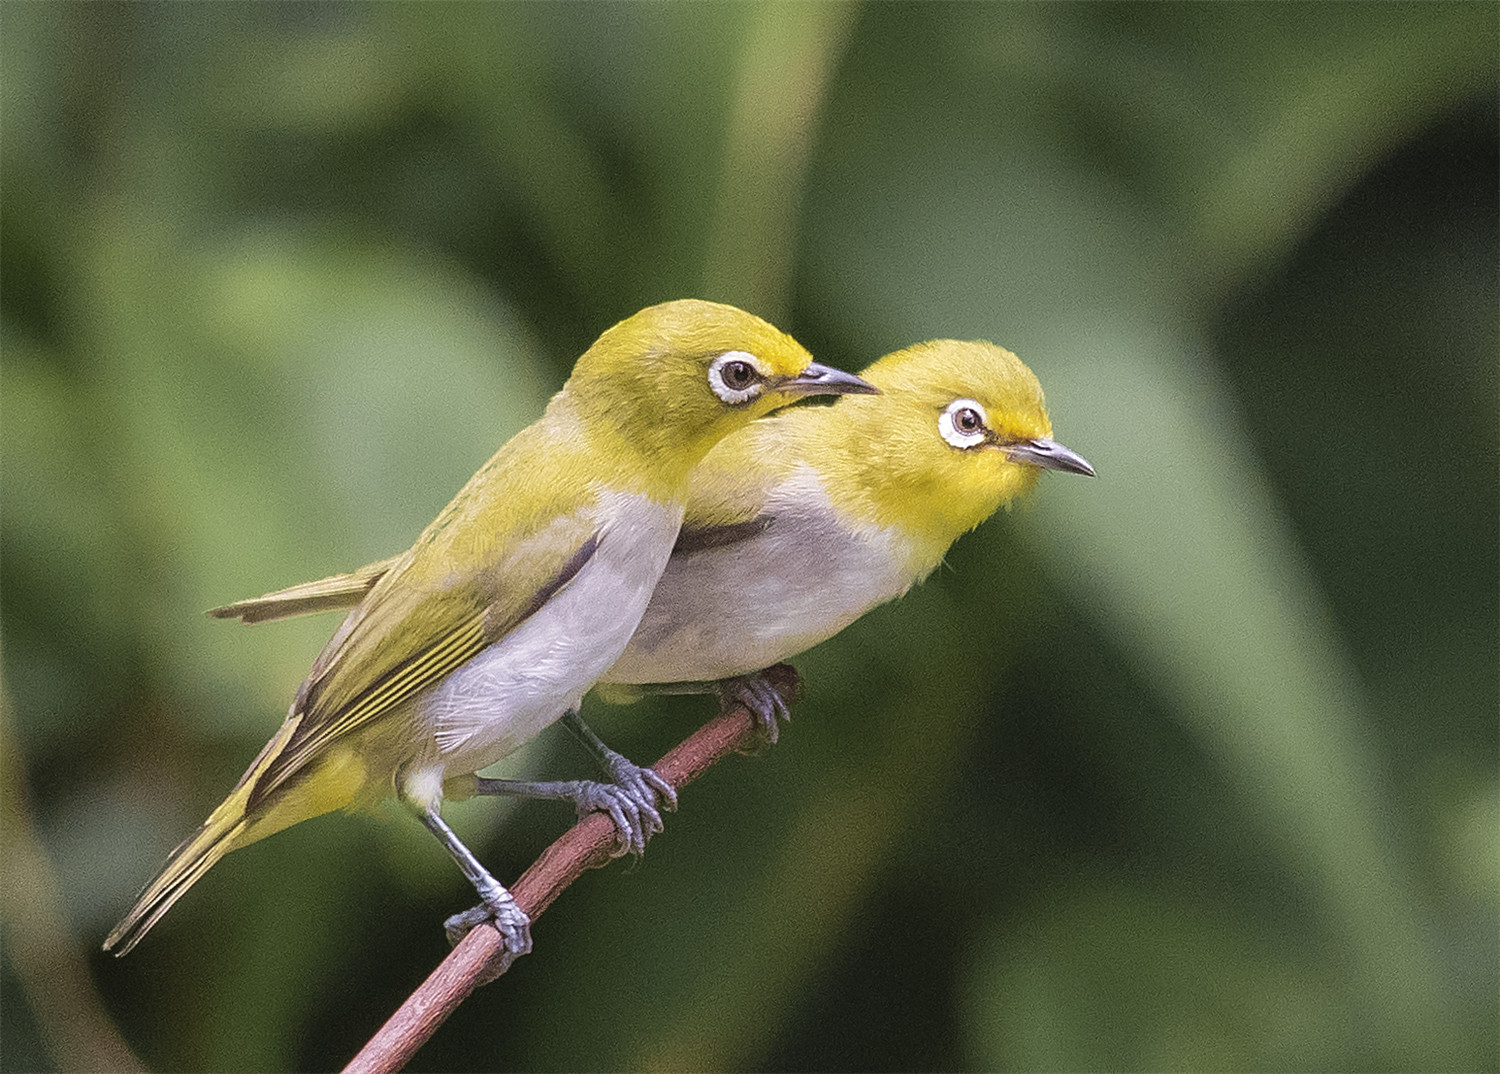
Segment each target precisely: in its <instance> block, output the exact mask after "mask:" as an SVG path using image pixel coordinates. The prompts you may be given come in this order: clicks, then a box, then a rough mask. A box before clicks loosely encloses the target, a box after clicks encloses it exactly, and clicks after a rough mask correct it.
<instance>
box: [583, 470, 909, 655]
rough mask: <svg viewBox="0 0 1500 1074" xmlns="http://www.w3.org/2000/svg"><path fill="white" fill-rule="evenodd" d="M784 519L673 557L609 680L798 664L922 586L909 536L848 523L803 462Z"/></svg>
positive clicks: (775, 504) (785, 498)
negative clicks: (911, 560) (911, 563)
mask: <svg viewBox="0 0 1500 1074" xmlns="http://www.w3.org/2000/svg"><path fill="white" fill-rule="evenodd" d="M766 509H767V512H768V513H769V514H771V515H772V516H774V519H775V521H774V522H772V524H771V526H770V527H769V528H768V529H767V530H766V531H765V532H764V533H761V534H759V535H757V536H756V537H753V538H751V539H749V540H746V541H741V542H739V543H736V544H732V545H725V546H722V547H719V548H709V549H704V550H702V551H699V552H693V553H690V554H687V555H683V556H675V557H673V559H672V561H671V562H670V563H669V564H668V565H667V569H666V573H665V574H663V576H662V579H661V581H660V582H659V583H658V584H657V587H656V593H655V594H654V596H653V597H652V599H651V604H650V607H649V608H648V609H647V610H646V614H645V616H644V617H643V618H642V620H641V625H640V627H639V628H638V630H637V631H636V635H635V637H634V638H632V639H631V641H630V645H629V647H628V648H627V649H626V651H625V653H624V655H623V656H622V657H621V658H620V660H619V662H618V663H617V664H616V665H615V666H614V667H612V668H610V669H609V671H608V672H607V673H606V674H605V675H604V677H603V681H605V682H621V683H660V682H690V681H700V680H712V679H721V678H727V677H729V676H731V675H742V674H745V673H747V672H750V671H758V670H760V669H761V668H764V667H769V666H770V665H771V664H774V663H777V662H778V661H781V660H786V659H789V658H790V657H792V656H795V655H796V654H797V653H800V652H802V651H803V650H804V649H808V648H811V647H812V646H814V645H816V644H817V643H818V642H820V641H823V640H825V639H826V638H829V637H832V636H833V635H834V634H837V633H838V632H839V631H840V630H842V629H844V627H846V626H848V625H849V624H850V623H852V622H853V621H854V620H855V619H858V618H859V617H860V616H861V615H863V614H864V613H865V612H867V611H869V610H870V609H871V608H873V607H875V606H876V605H878V604H883V603H884V602H885V601H888V600H891V599H892V598H894V597H898V596H900V595H901V594H902V593H905V592H906V590H907V589H909V588H910V587H911V585H912V583H913V582H914V581H915V580H916V579H915V578H914V577H912V575H911V574H910V572H909V571H908V570H907V569H906V567H905V564H906V563H907V562H908V556H906V555H905V554H904V551H905V550H904V549H903V547H902V542H901V538H900V537H899V535H897V534H896V533H894V532H892V531H890V530H887V529H883V528H880V527H876V526H855V527H851V526H849V525H846V524H845V523H844V522H843V521H841V520H840V518H839V517H838V515H837V514H836V513H835V512H834V510H833V507H832V505H831V504H830V503H829V501H828V497H827V494H826V493H825V492H824V491H823V486H822V482H821V480H820V479H819V478H818V475H817V473H816V472H815V471H813V470H812V468H811V467H806V466H804V467H802V468H801V469H800V470H799V471H798V472H797V473H796V474H795V475H793V477H792V478H791V479H790V480H788V481H786V482H784V483H783V484H782V485H780V486H779V487H778V488H777V489H776V490H775V491H774V492H773V494H772V495H771V497H770V498H769V499H768V502H767V505H766Z"/></svg>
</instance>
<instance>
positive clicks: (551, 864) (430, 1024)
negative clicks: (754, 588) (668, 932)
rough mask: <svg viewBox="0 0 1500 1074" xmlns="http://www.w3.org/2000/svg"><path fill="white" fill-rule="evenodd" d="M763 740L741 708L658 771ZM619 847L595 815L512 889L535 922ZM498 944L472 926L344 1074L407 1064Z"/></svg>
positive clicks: (699, 765) (693, 773)
mask: <svg viewBox="0 0 1500 1074" xmlns="http://www.w3.org/2000/svg"><path fill="white" fill-rule="evenodd" d="M765 674H766V675H767V677H768V678H770V679H771V681H772V683H773V685H775V686H776V688H777V690H778V691H780V692H781V693H782V696H784V697H788V698H790V697H793V696H795V693H796V690H797V685H798V683H797V673H796V672H795V671H794V670H792V668H790V667H788V666H787V665H785V664H778V665H777V666H776V667H773V668H770V669H768V670H767V671H766V673H765ZM758 735H759V732H758V730H757V728H756V725H755V722H754V719H753V717H752V716H751V715H750V712H749V710H747V709H745V708H744V707H743V706H735V707H734V708H732V709H730V710H729V711H727V712H724V713H722V714H721V715H719V716H718V717H716V718H715V719H713V720H711V721H709V722H708V723H707V724H705V725H704V726H703V727H702V728H700V729H699V730H698V731H697V732H695V733H694V734H693V735H691V736H689V737H688V738H687V739H685V740H684V741H683V742H681V743H679V744H678V745H677V746H676V748H674V749H673V750H672V751H671V752H670V753H668V754H667V755H666V756H665V757H663V758H662V759H661V760H660V761H658V762H657V763H656V764H655V765H653V766H652V767H654V768H655V769H656V772H657V774H658V775H660V776H661V777H662V778H663V779H665V780H666V781H667V782H669V783H671V784H672V786H673V787H675V788H678V789H681V788H682V787H685V786H687V785H688V784H689V783H691V782H692V781H693V780H695V779H697V778H698V777H699V776H701V775H702V774H703V773H704V772H706V771H707V770H708V769H709V768H710V767H711V766H713V765H715V764H717V763H718V762H719V761H721V760H723V759H724V758H725V757H727V756H729V754H731V753H735V752H741V751H744V750H746V749H748V748H750V747H751V746H753V745H754V744H755V743H756V742H757V741H758ZM616 842H617V836H616V832H615V826H614V822H613V821H611V820H610V819H609V817H608V816H606V815H605V814H603V813H590V814H589V815H588V816H587V817H585V818H584V819H583V820H581V821H579V822H578V823H577V824H576V825H574V826H573V827H572V828H570V829H569V830H568V831H567V832H565V833H564V834H563V836H562V837H561V838H560V839H558V840H557V842H555V843H553V844H552V845H551V846H550V847H548V848H547V849H546V850H544V851H543V852H542V855H541V857H539V858H537V860H536V861H535V862H534V863H533V864H532V866H531V868H529V869H527V870H526V872H524V873H523V874H521V878H520V879H519V880H517V881H516V882H515V884H514V885H512V886H511V889H510V890H511V894H513V895H514V896H515V897H516V903H517V904H518V905H519V906H520V907H521V909H523V910H525V911H526V913H527V914H528V915H529V916H530V917H531V919H532V920H533V921H534V920H536V918H537V917H538V916H540V915H541V913H542V911H543V910H545V909H547V907H549V906H551V905H552V903H553V901H554V900H555V899H556V898H557V897H558V896H559V895H561V894H562V893H563V890H564V889H565V888H567V886H568V885H569V884H571V883H572V882H573V881H575V880H577V879H578V878H579V877H580V876H582V875H583V874H584V872H585V871H586V870H588V869H597V868H599V867H600V866H602V865H607V864H609V862H610V861H611V860H613V855H612V854H611V853H610V852H611V850H613V849H614V848H615V846H616ZM500 946H501V945H500V934H499V933H498V932H496V931H495V929H494V928H493V927H491V926H489V925H481V926H479V927H478V928H475V929H472V930H471V931H470V932H469V934H468V935H467V936H465V937H464V938H463V940H462V941H461V942H460V943H459V945H458V946H457V947H455V948H454V949H453V950H452V951H451V952H449V954H448V957H447V958H445V959H444V960H443V962H442V964H441V965H440V966H438V968H437V969H435V970H433V971H432V973H431V974H430V975H429V976H428V978H427V980H425V981H423V982H422V984H421V985H419V986H418V987H417V990H416V991H415V992H413V993H412V994H411V995H410V996H408V997H407V999H406V1002H405V1003H403V1004H402V1005H401V1007H400V1008H399V1009H398V1010H397V1011H396V1013H395V1014H393V1015H391V1017H390V1018H389V1019H388V1020H387V1021H386V1023H385V1025H383V1026H381V1027H380V1029H379V1030H378V1031H377V1032H376V1033H375V1035H374V1036H373V1037H371V1038H370V1040H369V1042H368V1043H366V1044H365V1046H364V1047H363V1048H361V1049H360V1051H359V1054H358V1055H356V1056H355V1057H354V1058H353V1059H351V1060H350V1061H349V1065H348V1066H347V1067H345V1068H344V1074H393V1072H394V1071H398V1070H400V1069H401V1068H402V1067H404V1066H405V1065H406V1064H407V1062H408V1061H409V1060H410V1059H411V1057H412V1056H413V1055H415V1054H416V1051H417V1049H418V1048H420V1047H421V1046H422V1045H423V1044H425V1043H426V1042H427V1040H428V1039H429V1038H430V1037H431V1036H432V1035H433V1034H434V1033H436V1032H437V1029H438V1026H440V1025H442V1024H443V1022H444V1021H445V1020H446V1019H447V1018H448V1016H449V1015H450V1014H452V1013H453V1012H454V1011H455V1010H456V1009H457V1008H458V1005H459V1004H460V1003H462V1002H463V1001H464V1000H465V999H467V998H468V996H469V993H470V992H473V991H474V989H475V988H477V987H478V986H479V985H481V984H486V983H488V981H490V980H493V979H494V976H495V974H494V972H493V970H492V969H491V961H492V960H493V959H494V958H495V956H496V954H497V953H498V952H499V951H500Z"/></svg>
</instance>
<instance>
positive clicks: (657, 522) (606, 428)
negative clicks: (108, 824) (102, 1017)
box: [105, 301, 869, 954]
mask: <svg viewBox="0 0 1500 1074" xmlns="http://www.w3.org/2000/svg"><path fill="white" fill-rule="evenodd" d="M867 390H869V388H868V386H867V385H864V384H863V382H861V381H859V380H858V379H857V378H853V377H849V376H848V375H847V374H840V373H838V372H837V371H836V370H829V369H827V368H826V367H822V366H818V365H816V364H815V363H812V362H811V359H810V357H809V356H808V354H807V352H806V351H805V350H803V348H802V347H801V346H800V345H799V344H797V342H796V341H795V340H793V339H791V338H790V337H789V336H786V335H784V334H783V333H781V332H779V331H777V330H776V329H775V328H773V327H772V326H771V325H768V324H766V323H765V322H764V321H761V320H759V319H758V318H755V317H752V316H751V315H749V314H747V313H744V312H743V311H741V310H737V309H734V308H733V307H729V306H722V305H717V304H714V303H707V302H696V301H683V302H673V303H666V304H664V305H661V306H655V307H651V308H650V309H647V310H644V311H642V312H641V313H639V314H637V315H636V316H634V317H631V318H629V319H627V320H625V321H623V322H621V323H620V324H618V325H616V326H615V327H614V328H611V329H610V330H609V331H607V332H605V333H604V334H603V335H602V336H601V337H600V338H599V340H598V341H597V342H596V343H595V344H594V345H593V346H592V347H591V348H590V349H589V350H588V351H587V352H586V353H585V354H584V355H583V356H582V357H581V358H580V359H579V360H578V362H577V364H576V365H575V367H574V371H573V374H572V376H571V377H570V378H569V380H568V382H567V384H566V385H564V387H563V389H562V390H561V391H560V392H558V394H557V395H556V396H554V397H553V399H552V401H551V402H550V403H549V404H548V406H547V409H546V413H545V414H544V415H543V416H542V418H541V419H540V420H538V421H537V422H536V423H535V424H533V425H531V426H529V427H528V428H526V429H524V430H522V431H521V432H520V433H518V434H517V435H516V436H515V437H513V438H512V439H511V440H510V441H509V442H508V443H507V444H506V445H505V446H504V447H502V448H501V449H500V450H499V451H498V452H497V453H496V454H495V456H494V457H493V458H491V459H490V460H489V462H487V463H486V464H485V465H484V466H483V467H482V468H481V469H480V470H479V472H478V473H476V474H475V475H474V476H473V477H472V478H471V479H470V480H469V482H468V483H467V484H466V485H465V486H464V487H463V489H462V490H460V491H459V493H458V495H457V496H455V497H454V499H453V501H452V502H451V503H450V504H449V505H448V506H447V507H446V508H445V509H444V510H443V512H442V513H441V514H440V515H439V516H438V517H437V519H435V520H434V521H433V522H432V523H431V525H429V526H428V527H427V528H426V530H424V531H423V533H422V534H421V536H419V537H418V538H417V540H416V542H415V543H414V544H413V545H412V547H411V548H410V549H408V550H407V551H406V552H405V553H403V554H402V555H400V556H397V557H394V558H393V559H390V560H386V561H383V562H382V563H379V564H373V565H371V566H370V567H367V568H364V569H362V570H361V571H357V572H355V573H354V574H353V575H350V576H345V577H344V578H340V579H335V580H325V581H324V582H319V583H312V584H310V585H308V586H300V587H296V589H295V590H293V591H289V592H288V593H283V594H281V595H279V596H278V598H277V599H276V600H275V601H273V602H272V603H271V604H269V605H261V604H259V603H258V602H254V601H249V602H243V603H241V604H239V605H234V606H231V608H228V609H223V610H221V611H220V612H219V613H217V614H235V615H241V616H243V617H245V618H246V619H247V620H249V621H254V620H255V619H258V618H276V617H279V616H280V615H284V614H297V613H300V612H302V611H310V610H318V609H322V608H327V607H348V606H350V605H353V610H352V611H351V612H350V613H349V615H348V617H347V618H346V619H345V620H344V622H343V624H342V625H341V626H340V627H339V629H338V631H337V632H336V633H335V634H334V636H333V638H332V639H331V640H330V641H329V642H328V644H327V645H326V646H325V647H324V649H323V651H322V653H321V654H320V655H319V656H318V658H317V661H316V662H315V663H314V665H313V668H312V671H311V672H310V673H309V675H308V677H307V680H306V681H305V682H304V683H303V684H302V687H301V689H300V690H299V691H298V693H297V697H296V699H295V701H294V702H293V704H292V707H291V711H290V714H289V715H288V717H287V719H286V721H285V722H284V723H283V724H282V726H281V729H280V730H279V731H278V732H277V733H276V735H275V736H274V737H273V738H272V739H271V741H270V742H269V743H267V744H266V747H265V748H264V749H263V750H262V751H261V753H260V755H259V756H258V757H257V758H256V760H255V762H254V763H253V764H252V765H251V766H250V768H249V769H248V770H247V771H246V773H245V775H244V776H243V777H242V778H241V780H240V782H239V784H238V785H237V786H236V787H235V789H234V791H233V792H231V794H230V795H229V797H228V798H227V799H225V801H224V802H223V803H222V804H221V805H220V806H219V807H218V808H217V809H215V810H214V812H213V813H212V814H211V815H210V817H209V818H208V820H207V821H205V822H204V824H203V826H202V827H201V828H200V829H199V830H198V832H196V833H195V834H194V835H193V836H191V837H190V838H189V839H188V840H186V841H185V842H184V843H183V844H182V845H181V846H180V847H178V848H177V850H176V851H175V852H174V853H173V855H172V857H171V859H170V860H169V862H168V864H167V866H166V867H165V868H164V869H163V870H162V873H161V874H160V876H158V877H157V878H156V879H155V880H153V881H152V882H151V883H150V884H149V885H148V886H147V888H146V889H145V891H144V892H143V893H142V895H141V897H140V899H139V900H138V901H137V903H136V905H135V907H134V908H133V909H132V910H131V912H130V913H129V914H128V915H127V916H126V917H125V919H124V920H123V921H121V923H120V924H119V926H117V927H116V928H115V930H114V931H113V932H112V933H111V934H110V936H109V938H108V939H107V940H106V941H105V947H106V948H107V949H110V948H117V949H118V951H119V953H120V954H124V953H125V952H127V951H129V950H130V949H131V947H133V946H134V945H135V943H136V942H137V941H139V939H140V937H141V936H142V935H143V934H144V933H145V932H146V930H147V929H149V928H150V927H151V926H152V925H153V924H154V923H155V922H156V921H157V920H158V919H159V918H160V917H161V915H162V914H164V913H165V912H166V911H167V910H168V909H169V908H170V907H171V906H172V904H173V903H174V902H176V900H177V899H179V898H181V897H182V895H183V893H184V892H185V891H186V890H187V889H188V888H189V887H190V886H191V885H192V884H193V883H194V882H196V881H197V879H198V878H199V877H201V876H202V875H203V874H204V873H205V872H206V871H207V870H208V869H209V868H210V867H212V866H213V865H214V863H216V862H217V861H218V860H219V859H220V858H222V857H223V856H224V855H225V854H226V853H228V852H229V851H230V850H233V849H236V848H237V847H241V846H244V845H245V844H247V843H250V842H253V841H255V840H256V839H260V838H264V837H265V836H267V835H270V834H272V833H273V832H276V831H279V830H281V829H282V828H285V827H287V826H289V825H291V824H295V823H297V822H298V821H301V820H304V819H307V818H309V817H313V816H317V815H319V814H321V813H326V812H329V811H331V810H335V809H339V808H343V807H345V806H347V805H349V804H351V803H353V802H355V801H356V800H358V799H360V798H362V797H378V796H383V795H387V794H392V793H395V794H398V795H400V796H402V797H403V798H404V799H406V800H408V801H409V802H411V803H412V804H413V805H414V806H415V807H416V808H417V809H419V810H420V811H421V812H422V813H423V817H424V822H426V823H428V826H429V827H431V828H433V829H434V831H435V833H437V834H439V835H440V838H443V839H444V841H445V843H446V844H447V845H448V846H449V849H450V851H452V852H453V853H454V855H455V857H457V858H459V861H460V865H461V866H463V867H464V868H465V871H466V872H467V873H469V874H470V878H471V879H472V880H475V883H476V886H477V887H480V888H481V895H483V896H484V897H485V898H486V901H487V902H490V903H491V904H492V905H494V903H495V900H496V899H497V898H498V897H499V896H504V897H506V898H508V896H506V895H505V893H504V889H503V888H501V887H500V886H499V885H498V883H496V882H495V881H494V880H493V878H491V877H489V876H488V874H487V873H484V872H483V870H482V867H480V866H478V864H477V862H474V861H473V860H472V856H471V855H469V854H468V852H467V850H466V849H464V848H462V846H461V844H457V843H456V837H453V836H452V833H451V832H450V831H448V829H447V828H446V826H445V825H443V824H442V822H441V820H440V819H439V818H438V817H437V809H438V806H439V805H440V803H441V795H442V786H443V784H444V782H445V781H447V780H448V779H452V778H457V777H465V776H468V775H470V774H471V773H473V772H474V771H476V770H477V769H479V768H482V767H484V766H486V765H488V764H490V763H493V762H494V761H495V760H498V759H499V757H501V756H503V755H504V754H505V753H507V752H509V751H510V750H511V749H513V748H515V746H516V745H519V743H520V742H522V741H524V740H525V739H526V738H527V737H529V736H530V734H532V733H535V731H536V730H538V729H539V728H540V727H541V726H544V725H545V723H547V722H551V721H552V720H555V719H556V718H558V717H559V716H561V715H563V713H564V712H565V711H567V710H569V709H572V708H575V707H576V705H577V702H578V699H579V698H580V697H581V696H582V693H583V691H584V690H586V689H587V688H588V686H589V685H591V684H592V682H593V680H594V679H595V678H597V675H598V673H599V672H602V671H603V670H604V669H605V668H607V667H608V666H609V664H610V663H611V662H612V661H613V659H614V657H615V656H616V655H618V652H619V651H620V650H621V649H623V647H624V645H625V642H626V641H627V640H628V638H629V634H630V631H631V630H633V629H634V625H635V622H636V621H637V620H638V619H639V617H640V613H641V611H642V610H644V608H645V605H646V601H647V600H648V598H649V595H650V590H651V587H652V586H653V585H654V584H655V580H656V578H657V577H658V576H659V575H660V573H661V570H662V568H663V567H664V566H665V564H666V561H667V558H668V555H669V553H670V549H671V545H672V542H673V539H674V538H675V534H676V531H677V526H678V523H679V522H680V520H681V513H682V506H683V501H684V498H685V495H686V489H687V480H688V476H689V473H690V472H691V470H692V468H693V466H694V465H695V464H696V463H697V462H698V461H699V460H700V459H701V458H702V457H703V455H704V454H706V453H707V452H708V451H709V450H710V449H711V448H712V447H713V445H714V444H715V443H716V442H717V441H718V440H719V439H721V438H722V437H723V436H725V435H727V434H728V433H729V432H731V431H733V430H734V429H737V428H740V427H743V426H744V425H746V424H749V423H750V422H751V421H753V420H754V419H755V418H757V417H759V416H761V415H762V414H765V413H766V412H768V411H770V410H772V409H774V408H775V407H777V406H780V405H784V404H785V403H787V402H789V401H791V399H792V398H794V397H796V396H799V395H806V394H822V393H835V392H841V391H867ZM580 587H582V588H580ZM592 593H598V594H599V598H598V603H599V604H600V607H601V611H600V613H599V614H598V615H597V616H594V617H592V618H586V617H585V616H583V615H582V614H581V613H580V609H585V610H587V609H588V608H589V606H590V601H591V599H593V598H591V597H590V594H592ZM471 662H473V663H472V664H471ZM476 668H477V669H478V670H477V671H476V670H474V669H476ZM455 683H456V684H457V685H456V686H455V685H454V684H455ZM497 893H498V895H497ZM522 916H523V917H524V915H522ZM512 925H513V926H514V927H515V929H516V930H518V931H520V932H524V924H517V923H516V922H515V921H513V922H512ZM517 943H518V944H519V939H518V940H517ZM526 943H527V944H529V939H527V940H526ZM519 949H520V948H518V950H519Z"/></svg>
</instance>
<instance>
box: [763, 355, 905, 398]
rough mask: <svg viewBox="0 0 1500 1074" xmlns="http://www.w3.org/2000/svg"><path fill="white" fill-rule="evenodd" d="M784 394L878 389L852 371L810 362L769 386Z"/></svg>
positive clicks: (862, 392) (874, 391)
mask: <svg viewBox="0 0 1500 1074" xmlns="http://www.w3.org/2000/svg"><path fill="white" fill-rule="evenodd" d="M769 387H770V388H771V390H772V391H777V392H781V393H783V394H785V395H879V394H880V389H879V388H877V387H875V385H873V384H871V383H869V382H868V381H864V380H860V379H859V378H858V377H856V376H855V375H854V374H853V373H845V372H844V371H843V370H842V369H834V368H833V367H832V366H828V365H823V364H822V363H821V362H812V363H810V364H809V365H808V367H807V368H806V369H804V370H803V371H802V372H801V373H798V374H797V375H796V376H795V377H788V378H787V379H786V380H783V381H781V382H780V383H778V384H772V385H770V386H769Z"/></svg>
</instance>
